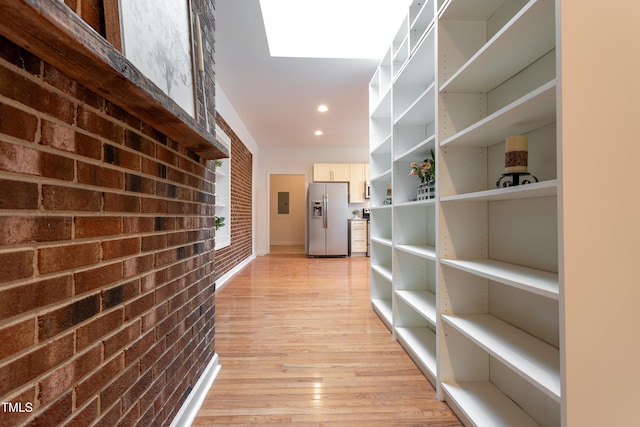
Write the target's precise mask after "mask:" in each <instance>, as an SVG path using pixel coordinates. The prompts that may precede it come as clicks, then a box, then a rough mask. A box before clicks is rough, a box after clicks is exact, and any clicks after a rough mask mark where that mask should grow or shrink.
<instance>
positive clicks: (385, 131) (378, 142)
mask: <svg viewBox="0 0 640 427" xmlns="http://www.w3.org/2000/svg"><path fill="white" fill-rule="evenodd" d="M392 130H393V128H392V126H391V117H382V118H380V117H372V118H370V119H369V138H370V141H371V142H370V145H369V148H370V151H372V152H384V151H385V150H390V149H391V134H392ZM386 147H388V148H386Z"/></svg>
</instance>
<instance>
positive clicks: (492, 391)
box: [441, 381, 539, 427]
mask: <svg viewBox="0 0 640 427" xmlns="http://www.w3.org/2000/svg"><path fill="white" fill-rule="evenodd" d="M441 386H442V390H443V391H444V393H445V395H446V396H448V397H449V398H450V399H447V398H446V397H445V400H447V402H448V403H449V404H450V405H451V406H452V407H454V408H456V409H457V411H456V412H457V413H458V414H462V416H463V422H465V424H468V425H475V426H478V427H512V426H518V427H539V424H538V423H536V422H535V421H534V420H533V419H532V418H531V417H529V415H527V414H526V413H525V412H524V411H523V410H522V409H521V408H520V407H519V406H518V405H517V404H516V403H514V402H513V401H512V400H511V399H510V398H509V397H507V396H506V395H505V394H504V393H502V392H501V391H500V390H499V389H498V388H497V387H496V386H494V385H493V384H491V383H490V382H489V381H461V382H457V383H456V382H442V383H441Z"/></svg>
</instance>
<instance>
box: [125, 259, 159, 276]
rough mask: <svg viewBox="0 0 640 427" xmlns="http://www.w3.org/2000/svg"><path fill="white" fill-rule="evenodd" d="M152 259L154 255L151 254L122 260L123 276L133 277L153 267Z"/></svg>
mask: <svg viewBox="0 0 640 427" xmlns="http://www.w3.org/2000/svg"><path fill="white" fill-rule="evenodd" d="M153 260H154V257H153V255H152V254H149V255H143V256H139V257H136V258H129V259H125V260H124V261H123V267H124V272H123V276H124V277H125V278H127V277H133V276H138V275H140V274H142V273H146V272H148V271H151V269H152V268H153Z"/></svg>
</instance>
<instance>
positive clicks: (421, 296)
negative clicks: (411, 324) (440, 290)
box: [395, 289, 437, 327]
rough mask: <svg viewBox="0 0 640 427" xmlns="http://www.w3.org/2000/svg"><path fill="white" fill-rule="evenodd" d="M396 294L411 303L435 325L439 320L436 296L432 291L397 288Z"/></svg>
mask: <svg viewBox="0 0 640 427" xmlns="http://www.w3.org/2000/svg"><path fill="white" fill-rule="evenodd" d="M395 292H396V295H397V296H398V297H399V298H402V300H403V301H404V302H406V303H407V304H408V305H410V306H411V307H412V308H413V309H414V310H416V312H418V314H420V315H421V316H422V317H424V318H425V319H426V320H427V321H429V323H431V324H432V325H433V326H434V327H435V326H436V322H437V312H436V296H435V294H434V293H433V292H430V291H418V290H400V289H398V290H396V291H395Z"/></svg>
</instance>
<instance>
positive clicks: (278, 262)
mask: <svg viewBox="0 0 640 427" xmlns="http://www.w3.org/2000/svg"><path fill="white" fill-rule="evenodd" d="M216 352H217V353H218V355H219V357H220V364H221V365H222V370H221V371H220V373H219V374H218V377H217V378H216V380H215V382H214V384H213V386H212V388H211V390H210V391H209V394H208V395H207V397H206V399H205V402H204V404H203V405H202V408H201V409H200V412H199V413H198V417H197V418H196V420H195V422H194V424H193V425H194V426H209V425H215V426H222V425H249V424H271V425H278V426H296V425H299V426H323V425H335V426H352V425H353V426H386V425H416V426H417V425H419V426H461V425H462V424H461V423H460V422H459V421H458V419H457V418H456V416H455V415H454V414H453V413H452V412H451V410H450V409H449V408H448V406H447V405H446V404H445V403H443V402H440V401H438V400H436V399H435V392H434V390H433V388H432V387H431V385H430V383H429V382H428V381H427V380H426V378H425V377H424V376H423V375H422V373H421V372H420V371H419V370H418V368H417V367H416V366H415V365H414V364H413V362H412V361H411V359H410V358H409V356H407V354H406V353H405V352H404V351H403V350H402V348H401V347H400V345H399V344H398V343H396V342H395V341H393V340H392V338H391V334H390V333H389V331H388V330H387V329H386V328H385V326H384V325H383V324H382V322H381V321H380V320H379V319H378V317H377V316H376V315H375V314H374V313H373V312H372V311H371V309H370V305H369V258H363V257H359V258H328V259H323V258H313V259H309V258H307V257H306V256H304V255H268V256H264V257H258V258H256V260H255V261H254V262H253V263H252V264H250V265H249V266H248V267H246V268H245V269H244V270H243V271H241V272H240V273H238V274H237V275H236V276H235V277H233V278H232V279H231V280H230V281H229V282H227V284H226V285H225V286H224V287H223V288H222V289H220V290H219V291H218V292H217V295H216Z"/></svg>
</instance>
